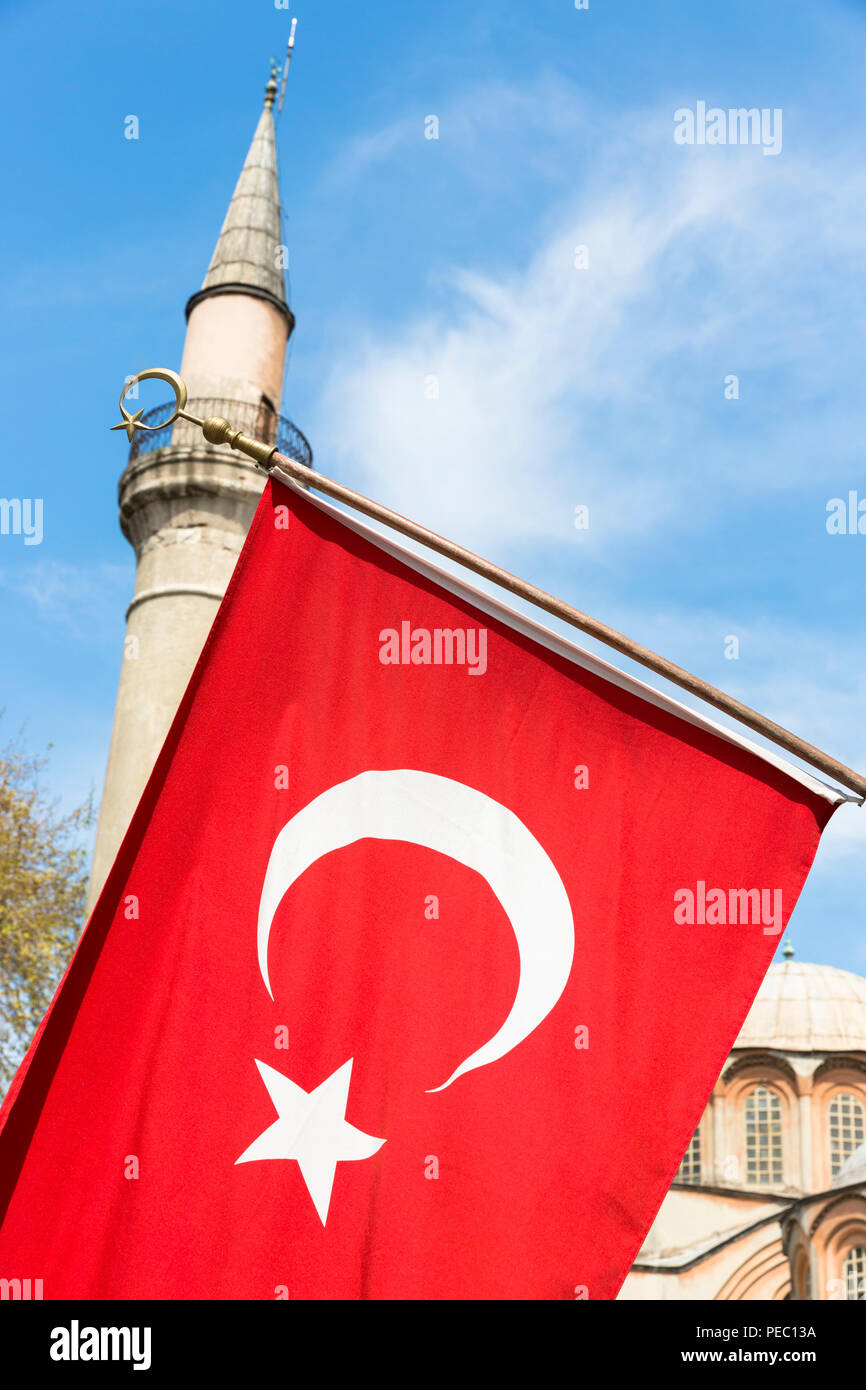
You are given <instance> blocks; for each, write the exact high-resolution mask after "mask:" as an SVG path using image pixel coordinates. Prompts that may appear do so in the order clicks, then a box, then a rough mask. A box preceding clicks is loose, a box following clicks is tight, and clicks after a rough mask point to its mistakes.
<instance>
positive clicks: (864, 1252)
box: [842, 1245, 866, 1303]
mask: <svg viewBox="0 0 866 1390" xmlns="http://www.w3.org/2000/svg"><path fill="white" fill-rule="evenodd" d="M842 1278H843V1279H844V1281H845V1298H846V1299H847V1300H848V1302H852V1301H853V1302H855V1303H858V1302H859V1303H863V1302H866V1245H855V1246H854V1247H853V1249H851V1250H849V1251H848V1254H847V1255H846V1256H845V1263H844V1264H843V1266H842Z"/></svg>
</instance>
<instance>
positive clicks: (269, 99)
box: [265, 58, 279, 111]
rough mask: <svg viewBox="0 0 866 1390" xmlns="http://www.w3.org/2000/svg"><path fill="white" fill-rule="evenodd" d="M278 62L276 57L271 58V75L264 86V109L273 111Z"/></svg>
mask: <svg viewBox="0 0 866 1390" xmlns="http://www.w3.org/2000/svg"><path fill="white" fill-rule="evenodd" d="M278 70H279V64H278V63H277V60H276V58H272V59H271V75H270V77H269V78H268V85H267V86H266V87H265V110H266V111H273V109H274V102H275V101H276V97H277V72H278Z"/></svg>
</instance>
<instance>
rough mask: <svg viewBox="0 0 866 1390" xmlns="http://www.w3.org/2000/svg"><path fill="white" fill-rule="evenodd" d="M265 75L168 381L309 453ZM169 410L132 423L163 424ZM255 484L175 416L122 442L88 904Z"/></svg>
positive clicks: (241, 530) (204, 412) (175, 700)
mask: <svg viewBox="0 0 866 1390" xmlns="http://www.w3.org/2000/svg"><path fill="white" fill-rule="evenodd" d="M276 91H277V83H276V79H275V77H274V76H273V75H272V76H271V80H270V81H269V82H268V85H267V88H266V90H265V105H264V110H263V111H262V114H261V117H260V119H259V123H258V125H257V127H256V132H255V135H254V136H253V142H252V144H251V146H250V149H249V153H248V154H247V157H246V161H245V162H244V166H243V169H242V170H241V175H240V178H239V179H238V183H237V187H236V188H235V191H234V195H233V197H232V200H231V203H230V204H229V210H228V213H227V214H226V219H225V222H224V223H223V227H222V231H221V232H220V235H219V240H218V241H217V244H216V249H215V251H214V253H213V257H212V259H211V263H210V265H209V267H208V271H207V274H206V276H205V278H204V283H203V285H202V287H201V289H200V290H199V291H198V293H197V294H194V295H193V296H192V298H191V299H190V300H189V302H188V304H187V306H186V316H187V323H188V326H187V331H186V343H185V346H184V351H183V360H182V363H181V368H180V374H181V376H182V377H183V379H184V381H185V382H186V384H187V387H188V389H189V406H188V409H189V410H190V412H191V413H192V414H193V415H198V416H199V417H201V418H202V419H204V418H206V417H207V416H208V415H219V416H224V417H225V418H226V419H228V420H230V421H231V422H232V424H233V425H235V426H236V427H237V428H239V429H242V430H243V431H244V432H245V433H246V434H250V435H253V436H254V437H256V438H259V439H265V440H266V441H267V442H268V443H271V442H277V441H279V442H281V443H282V446H283V447H286V443H287V442H288V441H289V440H291V447H292V451H293V452H294V454H295V457H299V458H301V460H302V461H303V462H311V456H310V455H309V446H308V445H307V444H306V441H305V440H304V438H303V436H302V435H299V434H298V433H297V432H296V431H294V430H293V427H292V426H291V425H290V423H289V422H288V421H285V420H282V419H281V417H280V415H279V408H280V396H281V392H282V381H283V369H284V364H285V355H286V344H287V342H288V339H289V335H290V334H291V332H292V329H293V327H294V317H293V315H292V311H291V309H290V308H289V306H288V303H287V302H286V291H285V281H284V275H283V269H282V267H283V265H284V263H285V259H284V256H285V249H284V247H283V245H282V238H281V234H280V191H279V182H278V178H277V158H276V145H275V138H274V118H273V106H274V98H275V96H276ZM170 410H171V407H170V406H165V407H158V408H157V410H155V411H151V412H149V414H148V415H146V416H144V422H145V423H146V424H157V423H158V422H159V420H160V419H167V418H168V415H169V413H170ZM160 412H162V413H161V414H160ZM263 484H264V478H263V476H262V474H261V473H259V472H258V471H257V470H256V468H255V465H254V464H253V462H252V460H249V459H246V460H245V459H244V457H243V456H242V455H240V454H236V453H233V452H231V451H229V450H227V449H222V448H220V449H217V448H214V447H212V446H211V445H209V444H207V443H206V442H205V440H204V439H203V438H202V436H201V433H200V431H199V430H198V429H197V428H196V427H195V426H192V425H189V424H187V423H185V422H184V421H177V422H176V423H175V424H174V425H172V426H168V427H167V428H166V430H165V431H160V432H157V433H153V434H146V433H140V434H137V435H136V436H135V437H134V440H133V443H132V447H131V449H130V456H129V464H128V466H127V468H126V470H125V472H124V473H123V476H122V477H121V479H120V487H119V501H120V525H121V529H122V530H123V533H124V535H125V536H126V538H127V540H128V541H129V542H130V543H131V545H133V546H134V548H135V554H136V560H137V569H136V577H135V593H134V595H133V599H132V602H131V603H130V605H129V608H128V610H127V626H126V639H125V642H124V653H123V662H122V665H121V672H120V684H119V688H118V692H117V705H116V708H115V714H114V729H113V732H112V737H111V748H110V752H109V757H108V769H107V772H106V776H105V790H104V794H103V798H102V806H101V809H100V815H99V828H98V831H97V837H96V845H95V849H94V854H93V867H92V870H91V880H90V890H89V894H88V910H89V908H90V907H92V905H93V903H94V902H95V901H96V897H97V895H98V893H99V890H100V889H101V887H102V884H103V882H104V880H105V878H106V876H107V874H108V871H109V869H110V868H111V865H112V862H113V860H114V856H115V854H116V853H117V850H118V848H119V846H120V842H121V840H122V839H123V835H124V833H125V831H126V828H127V826H128V824H129V821H130V819H131V817H132V813H133V811H134V810H135V807H136V805H137V803H138V800H139V797H140V795H141V793H142V791H143V789H144V785H145V783H146V781H147V778H148V776H149V774H150V772H151V769H152V767H153V764H154V762H155V760H156V757H157V754H158V753H159V750H160V747H161V746H162V742H163V740H164V738H165V735H166V733H167V732H168V728H169V725H170V723H171V720H172V718H173V716H174V713H175V711H176V709H177V706H178V704H179V703H180V699H181V696H182V695H183V692H184V690H185V688H186V685H187V682H188V680H189V677H190V675H191V673H192V669H193V667H194V665H195V662H196V659H197V657H198V655H199V653H200V652H201V649H202V646H203V645H204V641H205V638H206V636H207V634H208V631H209V629H210V626H211V623H212V621H213V618H214V615H215V613H216V611H217V607H218V605H219V602H220V599H221V598H222V596H223V594H224V593H225V590H226V586H227V584H228V581H229V579H230V577H231V573H232V570H233V569H234V565H235V561H236V559H237V557H238V554H239V552H240V549H241V546H242V544H243V540H244V537H245V535H246V533H247V530H248V528H249V525H250V522H251V520H252V516H253V512H254V511H255V508H256V503H257V502H258V499H259V495H260V494H261V491H262V487H263Z"/></svg>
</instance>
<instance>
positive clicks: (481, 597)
mask: <svg viewBox="0 0 866 1390" xmlns="http://www.w3.org/2000/svg"><path fill="white" fill-rule="evenodd" d="M271 476H272V477H274V478H276V479H277V480H278V481H279V482H280V483H282V484H284V485H285V486H286V487H288V488H289V489H290V490H291V491H292V492H296V493H297V494H298V496H299V497H303V498H305V499H306V501H308V502H312V503H313V505H314V506H316V507H318V508H319V510H320V511H323V512H325V513H327V515H328V516H330V517H333V518H334V520H335V521H339V522H341V523H342V524H343V525H344V526H347V527H348V528H349V530H350V531H355V532H356V533H357V535H359V536H363V537H364V539H365V540H368V541H370V542H371V543H372V544H373V545H375V546H378V548H379V549H380V550H384V551H386V553H387V554H389V555H391V556H392V557H393V558H394V559H396V560H400V561H402V563H403V564H405V565H408V567H409V568H410V569H413V570H415V571H416V572H417V573H418V574H423V575H424V576H425V578H427V579H432V580H433V582H434V583H436V584H438V585H439V586H440V587H441V588H443V589H446V590H447V591H448V592H449V593H451V594H454V595H455V596H456V597H458V598H462V599H465V600H466V601H467V602H468V603H471V604H472V605H473V606H474V607H475V608H479V609H480V610H481V611H482V612H483V613H487V614H488V616H489V617H491V618H496V619H498V620H499V621H500V622H503V623H505V624H506V626H508V627H511V628H514V629H515V630H516V631H517V632H520V633H522V634H523V636H524V637H529V638H531V639H532V640H533V641H535V642H538V643H539V645H540V646H542V647H547V648H548V650H549V651H553V652H556V653H557V654H558V655H559V656H563V657H565V658H566V659H567V660H568V661H572V662H574V664H575V665H576V666H581V667H583V668H584V669H586V670H588V671H592V672H593V674H594V675H596V676H600V677H601V678H602V679H603V680H607V681H610V683H611V684H612V685H617V686H619V687H620V688H621V689H623V690H628V691H629V692H630V693H631V694H633V695H637V696H638V698H640V699H643V700H647V701H648V702H649V703H650V704H651V705H656V706H657V707H658V708H659V709H663V710H666V711H668V712H669V713H671V714H676V715H678V716H679V717H680V718H681V719H685V720H686V722H687V723H689V724H694V725H696V726H697V727H698V728H699V729H706V730H708V731H709V732H711V733H714V734H717V735H719V736H720V737H721V738H723V739H725V740H726V742H728V743H733V744H735V745H736V746H737V747H739V748H745V749H747V750H748V752H750V753H754V754H755V755H756V756H757V757H759V758H763V760H764V762H767V763H770V764H771V765H772V766H773V767H776V768H779V769H780V771H782V772H784V773H786V774H787V775H788V776H789V777H793V778H794V780H795V781H797V782H800V783H802V785H803V786H804V787H808V788H809V790H810V791H813V792H817V793H818V795H819V796H823V797H825V798H826V800H827V801H829V802H830V803H831V804H832V805H834V806H838V805H839V803H840V802H842V801H853V802H856V803H857V804H860V803H861V801H862V798H861V797H859V796H856V795H855V794H854V793H849V792H847V791H843V790H842V789H841V788H839V787H832V786H830V785H829V784H828V783H827V782H822V781H820V780H819V778H817V777H813V776H812V774H811V773H810V772H806V771H805V769H803V768H800V767H797V766H796V765H795V764H794V763H790V762H788V761H787V760H786V759H785V758H781V757H779V756H778V754H776V753H772V752H770V750H769V749H766V748H762V747H760V745H759V744H757V743H752V741H751V740H750V739H748V738H744V737H743V735H742V734H739V733H737V732H736V730H733V729H728V728H726V727H725V726H724V725H723V724H717V723H716V721H715V720H714V719H709V718H708V717H707V716H706V715H705V714H702V713H701V712H700V711H698V710H693V709H690V708H689V706H688V705H684V704H682V703H681V702H680V701H679V700H675V699H673V698H672V697H671V696H670V695H665V694H663V693H662V691H660V690H655V689H654V688H653V687H652V686H651V685H646V684H645V683H644V681H641V680H638V679H637V678H636V677H635V676H629V675H627V674H626V673H625V672H624V671H620V670H619V669H618V668H617V667H616V666H612V665H611V664H610V663H609V662H607V661H604V660H603V659H602V658H601V657H598V656H593V654H592V653H591V652H588V651H586V650H585V649H584V648H583V647H579V646H577V645H576V644H575V643H573V642H569V641H568V640H567V639H566V638H564V637H560V636H559V634H558V633H556V632H553V631H552V630H551V629H550V628H547V627H544V625H543V624H542V623H538V622H535V620H534V619H532V618H527V617H524V615H523V614H522V613H518V612H516V611H515V609H513V608H509V607H508V606H507V605H506V604H504V603H502V602H501V601H500V600H499V599H495V598H491V597H489V596H488V595H487V594H485V593H483V592H482V591H481V590H480V589H476V588H475V587H474V586H473V585H472V584H470V583H468V582H467V581H466V580H465V579H462V578H458V577H457V576H456V575H452V574H449V573H448V572H447V571H446V570H443V569H440V568H439V566H438V565H435V564H432V563H431V562H430V561H429V560H425V559H422V558H421V557H420V556H418V555H415V554H413V552H412V551H410V550H407V549H406V548H405V546H402V545H398V544H397V542H396V541H392V540H391V539H390V538H386V537H385V536H382V535H380V533H379V532H378V531H375V530H374V529H373V528H372V527H371V526H368V525H367V524H366V523H365V522H363V521H359V520H357V518H356V517H354V516H350V515H349V514H348V513H347V512H344V511H343V510H342V509H341V508H340V507H336V506H334V504H333V503H332V502H329V501H327V500H326V499H325V498H323V497H318V496H315V495H314V494H313V493H312V491H311V490H310V489H308V488H306V487H304V486H303V485H302V484H300V483H298V482H296V481H295V479H294V478H292V477H290V476H289V474H288V473H283V472H281V471H280V468H279V466H277V467H274V468H273V469H272V470H271Z"/></svg>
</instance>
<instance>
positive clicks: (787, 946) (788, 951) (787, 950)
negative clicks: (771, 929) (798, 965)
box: [782, 937, 794, 960]
mask: <svg viewBox="0 0 866 1390" xmlns="http://www.w3.org/2000/svg"><path fill="white" fill-rule="evenodd" d="M782 955H783V956H784V957H785V960H793V959H794V948H793V946H792V945H791V938H790V937H786V939H785V943H784V945H783V946H782Z"/></svg>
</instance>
